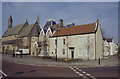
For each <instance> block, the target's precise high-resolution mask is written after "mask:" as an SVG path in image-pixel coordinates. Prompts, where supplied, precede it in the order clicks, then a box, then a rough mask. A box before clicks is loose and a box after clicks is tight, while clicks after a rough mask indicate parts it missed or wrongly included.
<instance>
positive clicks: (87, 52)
mask: <svg viewBox="0 0 120 79" xmlns="http://www.w3.org/2000/svg"><path fill="white" fill-rule="evenodd" d="M86 56H87V57H90V49H87V50H86Z"/></svg>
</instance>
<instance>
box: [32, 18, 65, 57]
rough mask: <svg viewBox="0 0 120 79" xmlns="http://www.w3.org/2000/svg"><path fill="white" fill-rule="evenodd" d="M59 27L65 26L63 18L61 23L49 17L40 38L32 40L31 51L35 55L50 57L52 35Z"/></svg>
mask: <svg viewBox="0 0 120 79" xmlns="http://www.w3.org/2000/svg"><path fill="white" fill-rule="evenodd" d="M58 28H64V26H63V20H62V19H60V20H59V23H58V24H56V22H55V20H52V19H49V20H48V21H47V22H46V24H45V26H44V27H43V29H42V30H41V31H40V35H39V39H38V38H36V39H34V40H33V42H32V45H31V46H33V47H32V49H31V51H32V52H33V53H34V56H36V55H37V56H42V57H49V51H50V50H49V48H50V37H51V36H52V35H53V33H54V32H55V31H56V30H57V29H58Z"/></svg>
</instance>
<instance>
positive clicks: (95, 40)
mask: <svg viewBox="0 0 120 79" xmlns="http://www.w3.org/2000/svg"><path fill="white" fill-rule="evenodd" d="M95 60H96V31H95Z"/></svg>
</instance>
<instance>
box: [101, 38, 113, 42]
mask: <svg viewBox="0 0 120 79" xmlns="http://www.w3.org/2000/svg"><path fill="white" fill-rule="evenodd" d="M103 40H106V41H107V42H112V40H113V38H103Z"/></svg>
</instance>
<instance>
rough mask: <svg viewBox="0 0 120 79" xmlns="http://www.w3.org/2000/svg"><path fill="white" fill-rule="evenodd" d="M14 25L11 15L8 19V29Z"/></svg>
mask: <svg viewBox="0 0 120 79" xmlns="http://www.w3.org/2000/svg"><path fill="white" fill-rule="evenodd" d="M12 23H13V20H12V16H11V15H10V17H9V19H8V29H9V28H11V27H12Z"/></svg>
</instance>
